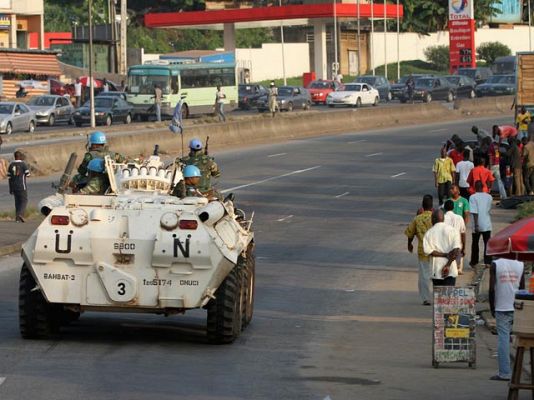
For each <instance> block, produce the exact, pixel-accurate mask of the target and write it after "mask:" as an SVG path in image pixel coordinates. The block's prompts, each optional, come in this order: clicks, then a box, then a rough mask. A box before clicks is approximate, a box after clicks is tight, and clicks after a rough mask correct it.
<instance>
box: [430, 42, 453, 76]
mask: <svg viewBox="0 0 534 400" xmlns="http://www.w3.org/2000/svg"><path fill="white" fill-rule="evenodd" d="M425 57H426V59H427V60H428V61H429V62H430V63H431V64H432V65H433V66H434V68H435V69H436V70H439V71H442V70H446V69H447V68H449V46H445V45H442V46H430V47H427V48H426V49H425Z"/></svg>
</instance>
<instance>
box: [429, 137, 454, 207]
mask: <svg viewBox="0 0 534 400" xmlns="http://www.w3.org/2000/svg"><path fill="white" fill-rule="evenodd" d="M432 172H433V173H434V184H435V186H436V188H437V189H438V200H439V205H440V206H441V205H442V204H443V199H444V198H445V197H446V196H448V195H449V190H450V188H451V185H452V181H453V176H454V173H455V172H456V168H455V167H454V164H453V162H452V160H451V158H450V157H448V156H447V149H446V148H445V146H443V147H442V148H441V150H440V157H439V158H436V160H435V161H434V167H433V168H432Z"/></svg>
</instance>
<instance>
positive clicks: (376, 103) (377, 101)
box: [373, 96, 380, 107]
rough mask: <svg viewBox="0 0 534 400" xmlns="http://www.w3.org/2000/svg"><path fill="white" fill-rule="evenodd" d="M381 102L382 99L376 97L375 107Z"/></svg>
mask: <svg viewBox="0 0 534 400" xmlns="http://www.w3.org/2000/svg"><path fill="white" fill-rule="evenodd" d="M379 102H380V99H379V98H378V96H377V97H375V101H374V103H373V107H376V106H377V105H378V103H379Z"/></svg>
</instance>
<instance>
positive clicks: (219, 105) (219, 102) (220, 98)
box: [215, 85, 226, 122]
mask: <svg viewBox="0 0 534 400" xmlns="http://www.w3.org/2000/svg"><path fill="white" fill-rule="evenodd" d="M224 99H226V95H225V94H224V93H223V91H222V89H221V86H220V85H217V92H216V93H215V111H216V113H217V115H218V116H219V122H226V116H225V115H224Z"/></svg>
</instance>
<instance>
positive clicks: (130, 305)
mask: <svg viewBox="0 0 534 400" xmlns="http://www.w3.org/2000/svg"><path fill="white" fill-rule="evenodd" d="M105 161H106V171H107V174H108V178H109V183H110V188H109V189H108V192H107V193H106V195H101V196H92V195H77V194H66V193H61V192H63V190H60V191H59V192H58V194H56V195H55V196H51V197H50V198H47V199H45V200H43V201H42V202H41V204H40V209H41V211H42V212H43V213H44V214H45V215H46V218H45V220H44V221H43V222H42V224H41V225H40V226H39V227H38V228H37V230H36V231H35V232H34V233H33V234H32V235H31V237H30V238H29V239H28V240H27V241H26V243H25V244H24V245H23V247H22V258H23V260H24V264H23V266H22V271H21V274H20V295H19V321H20V332H21V335H22V336H23V337H24V338H45V337H48V336H49V335H51V334H54V333H57V332H58V330H59V329H60V328H61V326H63V325H65V324H67V323H69V322H71V321H73V320H76V319H77V318H78V317H79V316H80V314H81V313H83V312H85V311H113V312H141V313H155V314H163V315H165V316H169V315H173V314H180V313H185V312H186V311H187V310H191V309H197V308H204V309H206V310H207V337H208V341H209V342H211V343H230V342H232V341H234V340H235V339H236V338H237V337H238V336H239V334H240V332H241V331H242V330H243V329H244V328H245V327H246V326H247V325H248V324H249V322H250V321H251V319H252V314H253V306H254V274H255V261H254V235H253V233H252V231H251V225H252V218H251V219H250V220H247V219H246V217H245V215H244V213H243V212H242V211H241V210H238V209H236V208H235V207H234V205H233V202H232V199H225V200H224V201H219V200H214V201H208V199H206V198H204V197H186V198H183V199H179V198H177V197H174V196H172V195H170V194H169V193H170V192H171V189H172V187H173V185H174V184H175V183H177V182H179V181H180V179H182V175H181V171H180V170H179V169H175V167H173V166H171V167H169V168H165V167H164V164H163V162H162V161H161V160H160V158H159V157H158V156H152V157H151V158H150V159H148V160H147V161H145V162H143V163H136V164H116V163H114V162H113V161H111V160H110V159H109V158H108V157H106V160H105ZM73 165H74V162H73V161H72V160H71V162H70V163H69V166H68V167H67V169H69V168H70V169H71V170H72V167H73ZM66 173H67V175H68V171H66ZM64 176H65V175H64Z"/></svg>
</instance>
